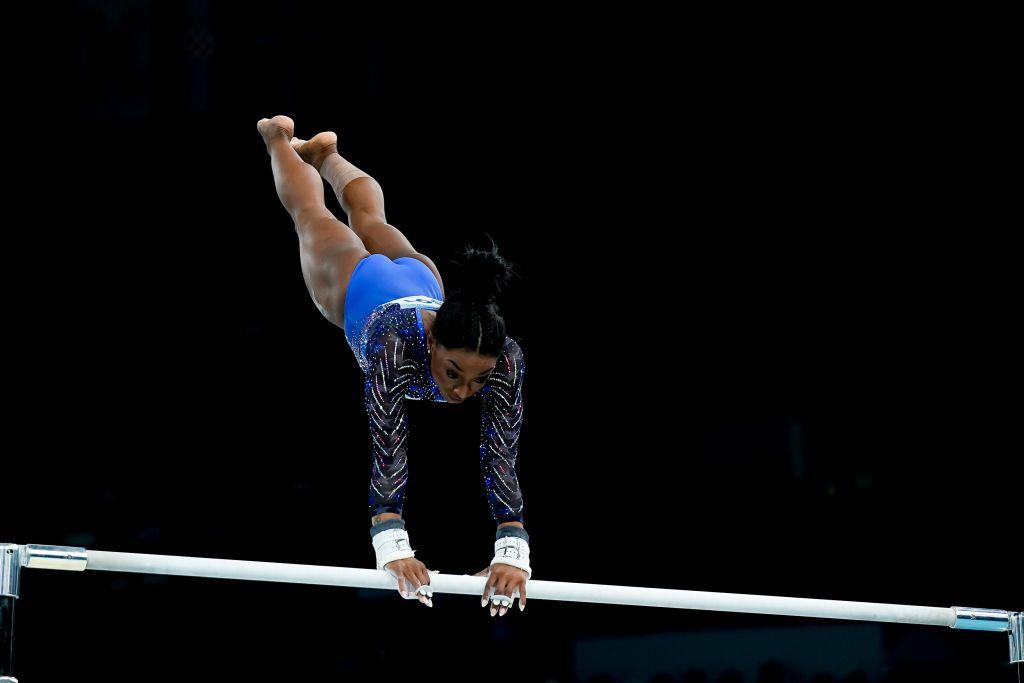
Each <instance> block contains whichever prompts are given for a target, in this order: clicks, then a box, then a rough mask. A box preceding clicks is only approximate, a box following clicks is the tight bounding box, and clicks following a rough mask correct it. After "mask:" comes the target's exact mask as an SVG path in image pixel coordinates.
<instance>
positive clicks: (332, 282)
mask: <svg viewBox="0 0 1024 683" xmlns="http://www.w3.org/2000/svg"><path fill="white" fill-rule="evenodd" d="M256 127H257V129H258V130H259V132H260V134H261V135H262V136H263V141H264V142H265V143H266V145H267V152H268V153H269V154H270V166H271V168H272V169H273V172H274V185H275V186H276V187H277V196H278V198H279V199H280V200H281V204H282V205H283V206H284V208H285V209H286V210H287V211H288V214H289V215H290V216H291V217H292V221H293V222H294V223H295V232H296V233H297V234H298V236H299V261H300V263H301V265H302V277H303V278H304V279H305V281H306V288H307V289H308V290H309V295H310V296H311V297H313V302H314V303H316V305H317V308H319V309H320V312H321V313H323V314H324V317H326V318H327V319H328V320H330V321H331V322H332V323H334V324H335V325H337V326H338V327H341V328H344V326H345V311H344V304H345V292H346V291H348V281H349V279H350V278H351V277H352V271H353V270H354V269H355V267H356V264H358V263H359V261H361V260H362V259H364V258H366V257H367V256H369V255H370V252H368V251H367V250H366V247H365V246H363V242H362V241H361V240H360V239H359V236H358V235H357V234H356V233H355V232H353V231H352V230H351V229H349V227H348V226H347V225H345V224H344V223H342V222H341V221H339V220H338V219H337V218H335V216H334V214H333V213H331V211H330V210H329V209H328V208H327V206H326V204H324V185H323V182H322V181H321V180H320V176H319V175H318V174H317V172H316V171H315V170H314V169H313V168H312V167H311V166H309V165H308V164H307V163H305V162H304V161H303V160H302V159H301V158H300V157H299V155H298V154H296V153H295V150H294V149H292V146H291V139H292V135H293V133H294V131H295V123H294V122H293V121H292V120H291V119H290V118H288V117H287V116H275V117H274V118H272V119H261V120H260V121H259V123H257V124H256Z"/></svg>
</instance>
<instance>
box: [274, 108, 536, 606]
mask: <svg viewBox="0 0 1024 683" xmlns="http://www.w3.org/2000/svg"><path fill="white" fill-rule="evenodd" d="M257 129H258V130H259V132H260V134H261V135H262V136H263V141H264V142H265V143H266V146H267V152H268V153H269V154H270V165H271V168H272V170H273V173H274V184H275V186H276V188H277V196H278V198H279V199H280V200H281V204H283V205H284V208H285V209H286V210H287V211H288V213H289V214H290V215H291V218H292V221H293V222H294V224H295V232H296V233H297V234H298V238H299V263H300V265H301V267H302V276H303V279H304V280H305V282H306V288H307V289H308V290H309V294H310V296H311V297H312V298H313V302H314V303H315V304H316V306H317V308H318V309H319V310H320V312H321V313H322V314H323V316H324V317H325V318H327V319H328V320H329V321H331V322H332V323H334V324H335V325H337V326H338V327H340V328H342V329H343V330H344V331H345V337H346V339H347V341H348V344H349V346H350V347H351V349H352V352H353V353H354V354H355V357H356V361H357V362H358V363H359V366H360V368H361V369H362V370H363V372H364V373H366V377H365V381H364V400H365V405H366V412H367V417H368V418H369V425H370V433H371V444H372V445H371V450H372V460H373V463H372V471H371V476H370V496H369V500H370V504H369V508H370V515H371V529H370V538H371V540H372V543H373V548H374V551H375V553H376V556H377V569H384V570H386V571H387V572H389V573H390V574H391V575H392V576H393V577H395V579H396V580H397V582H398V592H399V594H400V595H401V596H402V597H403V598H406V599H418V600H419V601H420V602H422V603H423V604H425V605H427V606H428V607H433V600H432V595H433V593H432V590H431V588H430V573H431V572H430V571H429V570H428V569H427V568H426V566H425V565H424V564H423V563H422V562H421V561H419V560H417V559H415V554H416V551H414V550H413V549H412V548H411V546H410V543H409V535H408V533H407V532H406V530H405V521H404V520H403V519H402V505H403V500H404V493H405V484H406V481H407V479H408V456H407V453H406V441H407V437H408V420H407V416H406V410H405V401H406V400H427V401H440V402H448V403H462V402H464V401H467V400H469V399H470V398H472V397H473V396H475V395H477V394H479V396H480V402H481V425H480V470H481V476H482V479H483V482H484V488H485V491H486V494H487V501H488V505H489V506H490V509H491V514H492V515H493V516H494V520H495V522H497V524H498V528H497V532H496V535H495V543H494V558H493V559H492V560H491V563H490V566H489V567H488V568H486V569H484V570H483V571H481V572H479V573H478V574H476V576H486V577H487V582H486V584H485V586H484V592H483V595H482V596H481V606H483V607H486V606H487V605H488V603H489V602H490V603H491V604H490V613H491V616H495V614H498V616H504V615H505V613H506V611H508V609H509V607H510V606H511V605H512V598H513V593H514V591H519V609H520V610H524V609H525V608H526V582H527V580H528V579H529V578H530V574H531V572H532V570H531V568H530V546H529V540H530V539H529V535H528V534H527V532H526V529H525V528H524V526H523V497H522V493H521V491H520V488H519V481H518V479H517V477H516V472H515V463H516V455H517V452H518V443H519V431H520V427H521V425H522V419H523V377H524V373H525V365H524V359H523V351H522V349H521V348H520V347H519V344H518V343H516V341H515V340H513V339H511V338H509V337H506V336H505V320H504V318H502V316H501V313H500V312H499V310H498V305H497V298H498V295H499V294H501V293H502V291H503V290H504V288H505V287H506V286H507V284H508V280H509V278H510V277H511V275H512V274H513V271H512V268H511V266H510V264H509V263H508V262H507V261H505V259H503V258H502V257H501V255H499V254H498V252H497V247H496V246H495V245H494V244H493V240H492V245H491V249H490V250H489V251H488V250H478V249H472V248H467V249H466V251H465V253H464V254H463V263H462V264H461V265H462V272H461V273H460V274H461V275H462V282H461V283H460V284H461V289H459V290H456V291H452V292H451V293H450V294H449V295H448V296H447V297H446V296H445V291H444V284H443V283H442V281H441V274H440V273H439V272H438V270H437V266H435V265H434V262H433V261H431V260H430V259H429V258H428V257H426V256H424V255H423V254H421V253H419V252H417V251H416V250H415V249H413V246H412V244H410V242H409V240H408V239H407V238H406V237H405V235H403V234H402V233H401V232H400V231H399V230H398V229H397V228H395V227H394V226H393V225H389V224H388V222H387V219H386V218H385V216H384V193H383V191H382V190H381V186H380V185H379V184H378V183H377V181H376V180H374V179H373V178H372V177H371V176H369V175H368V174H366V173H364V172H363V171H361V170H360V169H358V168H356V167H355V166H353V165H352V164H351V163H349V162H348V161H347V160H345V159H344V158H343V157H341V155H339V154H338V147H337V143H338V136H337V135H336V134H335V133H332V132H323V133H319V134H317V135H315V136H313V137H312V138H310V139H309V140H302V139H299V138H296V137H295V136H294V134H295V123H294V121H292V119H290V118H289V117H287V116H275V117H273V118H270V119H261V120H260V121H259V122H258V123H257ZM321 176H322V177H323V179H324V180H326V181H327V182H328V183H329V184H330V185H331V187H332V189H333V190H334V193H335V195H337V197H338V201H339V202H340V203H341V207H342V209H343V210H344V211H345V213H346V214H347V215H348V225H346V224H345V223H343V222H341V221H339V220H338V219H337V218H336V217H335V216H334V214H333V213H331V211H330V210H329V209H328V208H327V206H326V204H325V203H324V186H323V182H322V181H321ZM434 573H436V572H434Z"/></svg>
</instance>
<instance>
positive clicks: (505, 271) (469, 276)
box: [460, 235, 516, 305]
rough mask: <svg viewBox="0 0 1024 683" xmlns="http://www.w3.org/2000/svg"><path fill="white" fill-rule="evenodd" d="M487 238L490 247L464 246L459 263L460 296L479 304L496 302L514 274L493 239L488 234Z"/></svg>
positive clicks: (510, 265)
mask: <svg viewBox="0 0 1024 683" xmlns="http://www.w3.org/2000/svg"><path fill="white" fill-rule="evenodd" d="M487 238H488V239H490V240H491V248H490V249H476V248H474V247H466V249H465V251H463V253H462V262H461V264H460V266H461V273H462V287H461V289H460V296H461V297H462V298H463V299H465V300H466V301H469V302H471V303H474V304H479V305H489V304H492V303H496V302H497V300H498V296H499V295H500V294H502V293H503V292H504V291H505V288H506V287H507V286H508V283H509V281H510V280H511V279H512V276H513V275H515V274H516V273H515V271H514V270H513V268H512V264H511V263H509V262H508V261H506V260H505V258H504V257H503V256H502V255H501V254H499V253H498V245H497V244H495V242H494V239H493V238H492V237H491V236H490V235H487Z"/></svg>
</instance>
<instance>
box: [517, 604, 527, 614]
mask: <svg viewBox="0 0 1024 683" xmlns="http://www.w3.org/2000/svg"><path fill="white" fill-rule="evenodd" d="M525 609H526V605H524V604H523V603H519V611H520V612H522V611H523V610H525Z"/></svg>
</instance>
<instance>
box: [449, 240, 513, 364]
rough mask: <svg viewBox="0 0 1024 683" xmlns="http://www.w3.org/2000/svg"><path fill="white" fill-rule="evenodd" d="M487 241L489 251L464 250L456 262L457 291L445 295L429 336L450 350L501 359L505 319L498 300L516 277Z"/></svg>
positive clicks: (510, 266) (492, 244)
mask: <svg viewBox="0 0 1024 683" xmlns="http://www.w3.org/2000/svg"><path fill="white" fill-rule="evenodd" d="M487 237H488V239H490V240H491V248H490V250H487V249H474V248H473V247H466V249H465V251H464V252H463V253H462V261H461V262H459V261H455V263H456V265H457V266H458V267H459V269H458V272H459V275H460V278H459V283H458V288H457V289H455V290H454V291H452V292H450V293H448V294H447V295H446V297H445V300H444V304H443V305H442V306H441V308H439V309H438V311H437V317H436V318H435V319H434V326H433V328H432V330H431V332H432V334H433V335H434V339H435V340H437V343H438V344H441V345H442V346H445V347H447V348H449V349H468V350H470V351H475V352H476V353H479V354H480V355H482V356H500V355H501V352H502V350H503V349H504V348H505V319H504V318H503V317H501V312H500V311H499V310H498V296H499V295H500V294H502V292H503V291H504V289H505V287H506V286H507V285H508V282H509V280H510V279H511V277H512V276H513V275H516V273H515V271H514V270H513V269H512V264H510V263H509V262H508V261H506V260H505V259H504V258H502V256H501V255H500V254H499V253H498V245H497V244H495V243H494V239H493V238H492V237H491V236H490V235H488V236H487Z"/></svg>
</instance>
